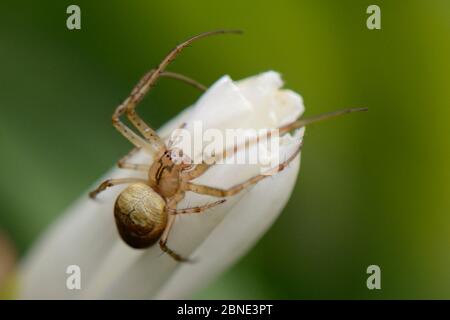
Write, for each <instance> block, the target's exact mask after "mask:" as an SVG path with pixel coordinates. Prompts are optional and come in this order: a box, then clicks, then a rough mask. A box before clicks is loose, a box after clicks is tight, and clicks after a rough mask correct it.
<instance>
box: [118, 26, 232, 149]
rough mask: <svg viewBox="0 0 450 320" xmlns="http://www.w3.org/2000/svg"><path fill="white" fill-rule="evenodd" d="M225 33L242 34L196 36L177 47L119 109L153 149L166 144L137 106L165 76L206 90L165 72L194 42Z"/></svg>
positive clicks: (146, 77) (144, 79) (210, 33)
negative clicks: (141, 114)
mask: <svg viewBox="0 0 450 320" xmlns="http://www.w3.org/2000/svg"><path fill="white" fill-rule="evenodd" d="M224 33H240V31H236V30H217V31H210V32H205V33H201V34H199V35H196V36H194V37H192V38H190V39H188V40H186V41H185V42H183V43H181V44H179V45H177V46H176V47H175V48H174V49H173V50H172V51H170V52H169V54H168V55H167V56H166V57H165V58H164V59H163V60H162V61H161V63H160V64H159V65H158V67H157V68H156V69H153V70H150V71H149V72H147V73H146V74H145V75H144V76H143V77H142V79H141V80H140V81H139V83H138V84H137V85H136V86H135V87H134V89H133V91H132V92H131V95H130V96H129V97H128V98H127V99H126V100H125V101H124V103H123V104H122V105H120V106H119V107H118V108H117V111H118V113H120V114H123V113H124V112H125V111H126V112H127V115H128V118H129V120H130V121H131V122H132V123H133V125H134V126H135V127H136V128H138V130H139V131H140V132H141V133H142V134H143V135H144V137H146V138H147V139H148V140H149V141H150V143H151V145H152V147H153V148H154V149H155V150H156V151H159V150H161V148H164V147H165V146H164V142H163V141H162V139H161V138H160V137H159V136H158V135H157V134H156V132H155V131H154V130H153V129H151V128H150V127H149V126H148V125H147V124H146V123H145V122H144V121H142V119H141V118H140V117H139V116H138V115H137V113H136V111H135V108H136V106H137V104H138V103H139V102H140V101H141V100H142V99H143V98H144V96H145V95H146V94H147V93H148V91H149V90H150V89H151V88H152V87H153V86H154V85H155V83H156V81H157V80H158V79H159V77H161V76H163V75H165V76H168V77H172V78H175V79H178V80H182V81H185V82H188V83H189V84H191V85H194V86H197V87H199V88H201V89H205V87H204V86H203V85H200V84H199V83H198V82H196V81H193V80H192V79H189V78H187V77H185V76H182V75H178V74H174V73H173V72H164V70H165V68H166V67H167V66H168V65H169V64H170V63H171V62H172V61H173V60H174V59H175V58H176V56H177V55H178V54H179V53H180V52H181V51H182V50H183V49H184V48H186V47H187V46H188V45H190V44H191V43H192V42H194V41H196V40H199V39H202V38H205V37H207V36H211V35H216V34H224Z"/></svg>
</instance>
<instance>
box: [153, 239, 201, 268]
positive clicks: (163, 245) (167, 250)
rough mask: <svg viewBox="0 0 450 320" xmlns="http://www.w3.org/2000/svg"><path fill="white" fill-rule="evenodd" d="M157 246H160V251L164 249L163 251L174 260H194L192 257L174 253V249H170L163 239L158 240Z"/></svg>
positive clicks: (190, 261)
mask: <svg viewBox="0 0 450 320" xmlns="http://www.w3.org/2000/svg"><path fill="white" fill-rule="evenodd" d="M159 247H160V248H161V250H162V251H164V252H165V253H167V254H168V255H169V256H171V257H172V258H173V259H174V260H175V261H178V262H189V263H193V262H195V261H194V260H192V259H189V258H185V257H182V256H181V255H179V254H178V253H176V252H175V251H173V250H172V249H170V248H169V247H168V246H167V244H166V242H165V241H163V240H160V241H159Z"/></svg>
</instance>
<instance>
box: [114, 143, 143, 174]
mask: <svg viewBox="0 0 450 320" xmlns="http://www.w3.org/2000/svg"><path fill="white" fill-rule="evenodd" d="M139 150H140V149H139V148H133V149H131V151H130V152H128V153H127V154H126V155H124V156H123V157H122V158H121V159H120V160H119V161H117V166H118V167H119V168H121V169H129V170H135V171H144V172H145V171H148V170H150V166H149V165H146V164H138V163H131V162H128V159H130V158H131V157H132V156H134V155H135V154H136V153H137V152H138V151H139Z"/></svg>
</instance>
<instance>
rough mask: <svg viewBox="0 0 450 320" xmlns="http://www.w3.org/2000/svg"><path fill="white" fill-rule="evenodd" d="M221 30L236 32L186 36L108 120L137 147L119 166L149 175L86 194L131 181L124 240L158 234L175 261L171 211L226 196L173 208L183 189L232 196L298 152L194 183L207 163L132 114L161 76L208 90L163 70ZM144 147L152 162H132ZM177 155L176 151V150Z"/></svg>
mask: <svg viewBox="0 0 450 320" xmlns="http://www.w3.org/2000/svg"><path fill="white" fill-rule="evenodd" d="M224 33H240V31H234V30H229V31H226V30H218V31H211V32H205V33H202V34H199V35H196V36H194V37H192V38H190V39H189V40H187V41H185V42H183V43H181V44H180V45H178V46H177V47H176V48H175V49H173V50H172V51H171V52H170V53H169V54H168V55H167V56H166V57H165V58H164V59H163V60H162V62H161V63H160V64H159V66H158V67H157V68H156V69H153V70H151V71H149V72H147V73H146V74H145V75H144V76H143V77H142V79H141V80H140V81H139V83H138V84H137V85H136V86H135V88H134V89H133V91H132V92H131V94H130V96H129V97H128V98H127V99H125V101H124V102H123V103H122V104H121V105H119V106H118V107H117V109H116V110H115V112H114V114H113V116H112V122H113V125H114V127H115V128H116V129H117V130H118V131H119V132H120V133H121V134H122V135H123V136H124V137H125V138H127V139H128V140H129V141H130V142H131V143H132V144H134V146H135V148H134V149H133V150H131V152H129V153H128V154H127V155H125V156H124V157H123V158H122V159H120V160H119V162H118V166H119V168H125V169H130V170H137V171H145V172H147V173H148V179H139V178H122V179H108V180H106V181H104V182H103V183H101V184H100V185H99V186H98V188H97V189H95V190H94V191H92V192H90V194H89V195H90V197H92V198H95V197H96V196H97V194H99V193H100V192H102V191H103V190H105V189H107V188H108V187H111V186H115V185H118V184H125V183H129V184H130V185H129V186H128V187H127V188H126V189H125V190H123V191H122V192H121V193H120V194H119V196H118V197H117V199H116V202H115V206H114V217H115V220H116V224H117V229H118V231H119V234H120V236H121V237H122V239H123V240H124V241H125V242H126V243H127V244H128V245H130V246H131V247H133V248H147V247H149V246H151V245H153V244H155V243H156V242H157V241H158V239H160V240H159V245H160V247H161V249H162V250H163V251H164V252H166V253H168V254H169V255H170V256H171V257H172V258H174V259H175V260H177V261H187V259H186V258H184V257H182V256H181V255H179V254H178V253H176V252H174V251H173V250H172V249H170V248H168V247H167V240H168V236H169V232H170V230H171V228H172V226H173V223H174V219H175V215H177V214H188V213H200V212H203V211H205V210H206V209H208V208H211V207H213V206H216V205H219V204H221V203H223V202H224V201H225V200H220V201H217V202H214V203H210V204H206V205H203V206H198V207H192V208H184V209H177V204H178V203H179V202H180V201H181V200H182V199H183V198H184V196H185V192H186V191H191V192H195V193H198V194H203V195H210V196H214V197H228V196H233V195H235V194H237V193H239V192H240V191H242V190H243V189H245V188H247V187H249V186H251V185H254V184H256V183H257V182H259V181H261V180H263V179H265V178H267V177H268V176H270V175H271V174H275V173H277V172H279V171H281V170H283V169H285V168H286V167H287V166H288V165H289V163H290V162H291V161H292V160H294V159H295V158H296V157H297V155H298V154H299V152H300V149H301V144H300V145H299V146H298V148H297V149H296V151H295V152H294V153H293V154H292V155H291V156H290V157H289V158H288V159H287V160H286V161H284V162H282V163H280V164H279V165H278V166H277V167H275V168H272V169H271V170H270V171H269V172H266V173H265V174H264V175H262V174H261V175H257V176H254V177H252V178H250V179H248V180H247V181H245V182H243V183H240V184H237V185H235V186H233V187H231V188H229V189H220V188H214V187H209V186H205V185H199V184H195V183H192V182H191V180H193V179H195V178H198V177H199V176H201V175H202V174H203V173H205V172H206V171H207V170H208V169H209V168H210V167H211V164H206V163H201V164H197V165H194V166H191V165H189V164H186V163H183V162H182V163H178V162H177V161H174V159H173V153H172V149H171V145H172V142H173V141H171V140H169V142H168V144H167V146H166V144H165V143H164V141H163V140H162V139H161V138H160V137H159V136H158V134H157V133H156V132H155V131H154V130H153V129H152V128H150V127H149V126H148V125H147V124H146V123H145V122H144V121H143V120H142V119H141V118H140V117H139V115H138V114H137V113H136V110H135V109H136V106H137V104H138V103H139V102H140V101H141V100H142V98H143V97H144V96H145V95H146V94H147V93H148V91H149V90H150V89H151V88H152V86H153V85H154V84H155V82H156V81H157V80H158V78H160V77H171V78H174V79H177V80H181V81H184V82H186V83H188V84H190V85H193V86H195V87H197V88H198V89H200V90H206V87H205V86H203V85H201V84H199V83H198V82H196V81H194V80H192V79H190V78H188V77H185V76H183V75H180V74H176V73H172V72H168V71H164V70H165V68H166V67H167V66H168V65H169V64H170V62H171V61H173V60H174V59H175V57H176V56H177V55H178V54H179V53H180V51H182V50H183V48H185V47H187V46H188V45H189V44H191V43H192V42H194V41H196V40H198V39H201V38H204V37H207V36H210V35H215V34H224ZM362 110H364V109H347V110H341V111H337V112H334V113H329V114H325V115H320V116H317V117H313V118H310V119H304V120H297V121H295V122H292V123H290V124H288V125H285V126H282V127H280V128H278V129H279V134H280V136H281V135H283V134H285V133H287V132H289V131H291V130H293V129H297V128H300V127H303V126H305V125H306V124H310V123H312V122H316V121H320V120H323V119H328V118H330V117H334V116H338V115H341V114H345V113H349V112H354V111H362ZM124 113H126V115H127V117H128V120H129V121H130V122H131V123H132V124H133V125H134V126H135V127H136V128H137V129H138V131H139V132H140V133H141V134H142V136H143V137H141V136H139V135H137V134H136V133H135V132H134V131H132V130H131V129H130V128H128V127H127V126H126V125H125V124H124V123H123V122H122V121H121V120H120V117H121V116H122V115H123V114H124ZM259 138H261V137H256V138H255V139H247V140H246V142H245V144H243V145H241V146H235V147H233V148H230V149H226V150H223V152H222V153H221V154H218V155H215V158H214V159H215V160H216V161H217V160H218V159H223V158H226V157H227V156H229V155H232V154H233V153H235V152H237V151H238V150H239V149H240V148H243V147H248V146H249V145H250V144H252V143H255V142H256V141H257V140H258V139H259ZM141 149H143V150H146V151H147V152H149V153H151V154H152V155H153V159H155V160H154V162H153V163H151V164H134V163H129V162H128V159H129V158H130V157H131V156H132V155H133V154H135V153H136V152H137V151H139V150H141ZM178 156H180V155H178Z"/></svg>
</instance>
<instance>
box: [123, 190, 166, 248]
mask: <svg viewBox="0 0 450 320" xmlns="http://www.w3.org/2000/svg"><path fill="white" fill-rule="evenodd" d="M165 205H166V203H165V201H164V199H163V198H162V197H161V196H160V195H159V194H158V193H156V192H155V191H154V190H153V189H152V188H151V187H150V186H148V185H146V184H144V183H135V184H132V185H130V186H128V187H127V188H126V189H125V190H124V191H122V193H120V195H119V196H118V197H117V200H116V203H115V205H114V217H115V219H116V225H117V229H118V231H119V234H120V236H121V237H122V239H123V240H124V241H125V242H126V243H127V244H128V245H130V246H131V247H133V248H137V249H138V248H147V247H149V246H151V245H153V244H154V243H155V242H156V241H158V239H159V238H160V237H161V234H162V233H163V231H164V228H165V227H166V224H167V213H166V211H165V210H164V209H165Z"/></svg>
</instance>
